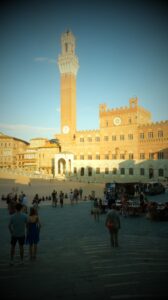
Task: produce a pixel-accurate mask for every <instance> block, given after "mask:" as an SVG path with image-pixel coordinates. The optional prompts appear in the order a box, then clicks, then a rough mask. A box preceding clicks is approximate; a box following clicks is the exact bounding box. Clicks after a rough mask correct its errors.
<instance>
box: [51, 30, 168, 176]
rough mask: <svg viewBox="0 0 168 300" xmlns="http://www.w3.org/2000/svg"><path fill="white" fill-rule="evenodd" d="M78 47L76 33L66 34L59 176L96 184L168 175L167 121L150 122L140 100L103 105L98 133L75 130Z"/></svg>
mask: <svg viewBox="0 0 168 300" xmlns="http://www.w3.org/2000/svg"><path fill="white" fill-rule="evenodd" d="M75 46H76V45H75V37H74V35H73V34H72V32H70V31H67V32H65V33H64V34H63V35H62V37H61V54H60V55H59V57H58V66H59V71H60V77H61V78H60V83H61V84H60V85H61V86H60V94H61V99H60V101H61V105H60V106H61V133H59V134H56V139H58V141H59V144H60V152H59V153H58V154H56V155H55V168H54V169H55V176H58V175H59V174H61V175H65V176H66V177H77V178H78V179H81V180H82V179H83V180H84V179H86V180H89V179H90V180H95V181H99V180H100V181H102V180H105V181H108V180H119V179H122V178H123V179H125V180H127V181H129V180H142V181H143V180H148V179H162V178H164V177H168V121H167V120H166V121H162V122H155V123H154V122H152V117H151V113H150V112H149V111H148V110H146V109H145V108H143V107H141V106H139V103H138V98H137V97H134V98H131V99H129V104H128V106H127V107H120V108H116V109H110V108H108V107H107V106H106V104H104V103H103V104H100V106H99V129H97V130H82V131H78V130H77V128H76V117H77V116H76V77H77V72H78V69H79V63H78V58H77V56H76V54H75Z"/></svg>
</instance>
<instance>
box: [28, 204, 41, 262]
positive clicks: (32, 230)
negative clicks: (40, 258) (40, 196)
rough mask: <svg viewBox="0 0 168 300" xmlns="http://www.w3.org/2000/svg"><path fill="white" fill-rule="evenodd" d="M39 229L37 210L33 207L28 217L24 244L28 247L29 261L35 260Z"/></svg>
mask: <svg viewBox="0 0 168 300" xmlns="http://www.w3.org/2000/svg"><path fill="white" fill-rule="evenodd" d="M40 228H41V223H40V219H39V216H38V213H37V210H36V209H35V208H34V207H31V208H30V213H29V217H28V223H27V236H26V244H28V245H29V255H30V259H31V260H33V259H36V255H37V244H38V242H39V235H40Z"/></svg>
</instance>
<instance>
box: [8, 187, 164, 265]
mask: <svg viewBox="0 0 168 300" xmlns="http://www.w3.org/2000/svg"><path fill="white" fill-rule="evenodd" d="M65 199H68V200H69V201H68V202H67V203H69V204H70V205H74V204H77V203H78V201H79V200H83V201H84V200H90V202H91V214H92V215H93V218H94V220H95V221H99V219H100V215H101V214H106V218H105V226H106V227H107V229H108V231H109V234H110V241H111V246H112V247H118V232H119V229H120V228H121V223H120V215H121V216H124V217H127V216H130V215H139V214H143V215H146V217H147V218H148V219H151V220H159V221H165V220H166V221H167V220H168V202H166V203H164V204H159V203H157V202H155V201H148V199H147V197H146V195H145V194H144V193H143V191H140V190H138V189H136V190H135V195H133V196H132V195H131V196H130V195H129V194H128V193H126V191H124V190H121V191H120V192H119V193H115V192H114V191H113V190H111V191H106V192H104V197H102V198H100V197H97V196H96V192H95V191H92V192H91V194H89V195H88V196H83V190H82V188H79V189H76V188H74V189H70V191H69V193H67V192H66V193H64V192H63V191H62V190H60V191H59V192H58V191H57V190H56V189H53V191H52V192H51V194H50V195H49V196H45V197H44V196H42V197H39V194H38V193H36V194H35V196H34V197H33V199H32V202H31V203H30V201H29V199H28V197H27V196H26V194H25V193H24V192H21V193H20V194H19V195H18V194H17V193H14V192H12V193H9V194H8V195H7V196H6V197H5V196H2V200H6V202H7V205H8V211H9V215H10V221H9V231H10V233H11V254H10V257H11V262H10V263H11V265H12V264H13V261H14V256H15V247H16V244H17V243H18V245H19V250H20V260H21V263H22V262H23V257H24V244H27V245H29V256H30V260H35V259H36V255H37V245H38V243H39V240H40V228H41V222H40V219H39V215H38V208H39V205H40V203H41V202H42V201H46V200H49V201H50V205H51V206H52V207H57V206H58V205H59V206H60V207H61V208H62V207H63V206H64V200H65Z"/></svg>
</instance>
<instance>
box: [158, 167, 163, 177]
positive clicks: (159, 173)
mask: <svg viewBox="0 0 168 300" xmlns="http://www.w3.org/2000/svg"><path fill="white" fill-rule="evenodd" d="M158 176H159V177H164V170H163V169H159V170H158Z"/></svg>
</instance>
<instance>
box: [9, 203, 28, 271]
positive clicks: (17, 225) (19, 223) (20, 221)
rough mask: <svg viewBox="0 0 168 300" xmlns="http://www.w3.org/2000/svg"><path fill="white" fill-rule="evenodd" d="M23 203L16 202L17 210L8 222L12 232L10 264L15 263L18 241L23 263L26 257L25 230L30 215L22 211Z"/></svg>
mask: <svg viewBox="0 0 168 300" xmlns="http://www.w3.org/2000/svg"><path fill="white" fill-rule="evenodd" d="M21 210H22V205H21V204H20V203H17V204H16V212H15V213H14V214H13V215H11V217H10V221H9V224H8V228H9V231H10V233H11V253H10V259H11V261H10V264H11V265H13V262H14V255H15V248H16V243H17V242H18V244H19V250H20V259H21V263H23V257H24V243H25V231H26V225H27V220H28V217H27V215H26V214H25V213H23V212H22V211H21Z"/></svg>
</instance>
